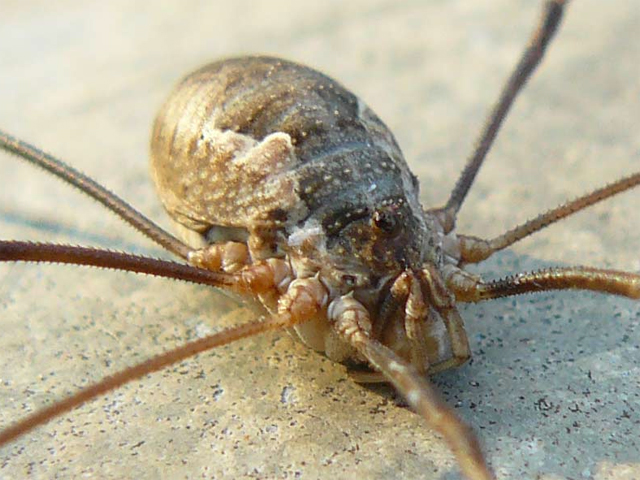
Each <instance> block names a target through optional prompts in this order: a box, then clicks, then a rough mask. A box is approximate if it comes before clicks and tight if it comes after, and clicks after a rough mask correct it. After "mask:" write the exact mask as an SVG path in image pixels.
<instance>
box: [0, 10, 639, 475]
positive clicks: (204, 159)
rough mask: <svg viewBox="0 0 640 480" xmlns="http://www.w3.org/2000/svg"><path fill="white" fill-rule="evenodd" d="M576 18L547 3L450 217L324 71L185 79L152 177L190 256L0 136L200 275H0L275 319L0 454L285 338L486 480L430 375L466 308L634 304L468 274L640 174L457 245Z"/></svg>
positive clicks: (70, 252)
mask: <svg viewBox="0 0 640 480" xmlns="http://www.w3.org/2000/svg"><path fill="white" fill-rule="evenodd" d="M565 4H566V2H565V1H562V0H555V1H548V2H547V3H546V5H545V9H544V12H543V16H542V19H541V22H540V24H539V26H538V28H537V29H536V31H535V32H534V34H533V36H532V38H531V40H530V43H529V45H528V47H527V49H526V50H525V52H524V54H523V56H522V58H521V60H520V63H519V64H518V65H517V67H516V69H515V71H514V73H513V74H512V76H511V78H510V79H509V80H508V82H507V85H506V86H505V88H504V89H503V92H502V94H501V97H500V99H499V101H498V103H497V105H496V106H495V108H494V110H493V112H492V113H491V115H490V117H489V121H488V122H487V124H486V126H485V128H484V129H483V131H482V132H481V135H480V140H479V141H478V143H477V147H476V150H475V152H474V153H473V155H472V156H471V158H470V159H469V160H468V162H467V165H466V166H465V168H464V170H463V172H462V174H461V176H460V178H459V179H458V181H457V183H456V185H455V187H454V189H453V192H452V193H451V196H450V198H449V200H448V202H447V203H446V204H445V206H444V207H441V208H434V209H429V210H423V209H422V207H421V206H420V204H419V201H418V195H419V194H418V185H417V179H415V177H414V176H413V175H412V174H411V172H410V171H409V170H408V167H407V166H406V163H405V161H404V159H403V157H402V154H401V152H400V150H399V147H398V146H397V144H396V142H395V139H394V138H393V135H392V134H391V132H389V131H388V129H387V128H386V127H385V126H384V124H383V123H382V122H381V121H380V120H379V119H378V118H377V116H376V115H375V114H374V113H373V112H371V111H370V110H369V109H368V107H366V106H365V105H364V104H363V103H362V102H361V101H360V100H359V99H358V98H357V97H355V96H354V95H353V94H351V93H350V92H348V91H347V90H345V89H344V88H343V87H342V86H340V85H339V84H338V83H336V82H335V81H333V80H332V79H330V78H328V77H326V76H324V75H322V74H321V73H319V72H317V71H315V70H312V69H310V68H308V67H304V66H301V65H298V64H294V63H291V62H286V61H284V60H280V59H275V58H269V57H242V58H236V59H229V60H225V61H221V62H216V63H213V64H211V65H208V66H205V67H203V68H202V69H200V70H198V71H197V72H194V73H193V74H191V75H189V76H188V77H186V79H185V80H183V82H182V83H181V84H180V85H179V86H178V87H177V88H176V90H175V91H174V93H173V94H172V96H171V97H170V99H169V101H168V102H167V103H166V104H165V106H164V107H163V109H162V111H161V113H160V114H159V116H158V118H157V120H156V124H155V127H154V134H153V139H152V173H153V177H154V180H155V182H156V185H157V187H158V190H159V193H160V196H161V198H162V200H163V203H164V205H165V208H166V209H167V210H168V212H169V214H170V215H171V217H172V218H173V220H175V221H176V222H177V223H178V224H179V225H180V226H181V228H182V229H185V228H186V229H187V230H188V231H189V233H190V235H191V237H193V235H194V234H195V235H196V236H197V238H198V240H199V241H200V245H199V246H197V247H195V246H193V247H192V246H189V245H187V244H185V243H183V242H181V241H180V240H178V239H177V238H175V237H173V236H172V235H171V234H169V233H167V232H165V231H164V230H162V229H161V228H160V227H158V226H157V225H155V224H154V223H153V222H151V221H150V220H148V219H147V218H145V217H144V216H142V215H141V214H140V213H138V212H137V211H136V210H134V209H133V208H132V207H131V206H130V205H128V204H126V203H125V202H123V201H122V200H120V199H119V198H118V197H116V196H115V195H114V194H112V193H111V192H109V191H107V190H106V189H104V188H103V187H102V186H100V185H99V184H97V183H96V182H94V181H93V180H91V179H89V178H87V177H86V176H84V175H83V174H81V173H79V172H77V171H76V170H74V169H73V168H72V167H70V166H68V165H66V164H64V163H63V162H61V161H59V160H57V159H55V158H53V157H51V156H50V155H47V154H45V153H43V152H42V151H40V150H38V149H36V148H35V147H33V146H31V145H29V144H27V143H25V142H22V141H20V140H18V139H15V138H13V137H12V136H10V135H8V134H6V133H3V132H0V146H1V147H2V148H3V149H5V150H7V151H9V152H11V153H14V154H16V155H18V156H19V157H21V158H23V159H24V160H27V161H29V162H31V163H33V164H35V165H37V166H39V167H42V168H44V169H45V170H48V171H49V172H51V173H53V174H54V175H56V176H58V177H59V178H61V179H63V180H65V181H66V182H68V183H70V184H71V185H73V186H75V187H77V188H79V189H80V190H81V191H83V192H84V193H86V194H88V195H89V196H91V197H93V198H94V199H96V200H98V201H99V202H101V203H102V204H103V205H105V206H106V207H107V208H108V209H110V210H112V211H113V212H115V213H116V214H117V215H118V216H120V217H121V218H122V219H124V220H125V221H127V222H128V223H129V224H131V225H132V226H133V227H134V228H136V229H137V230H138V231H140V232H142V233H143V234H145V235H147V236H148V237H149V238H151V239H152V240H154V241H155V242H156V243H158V244H159V245H161V246H162V247H164V248H166V249H167V250H168V251H170V252H172V253H174V254H176V255H177V256H178V257H180V258H182V259H183V260H186V261H187V262H188V263H189V264H178V263H173V262H168V261H162V260H156V259H152V258H146V257H140V256H135V255H129V254H125V253H117V252H111V251H105V250H97V249H92V248H82V247H72V246H66V245H54V244H41V243H29V242H19V241H0V260H2V261H29V262H59V263H71V264H78V265H91V266H97V267H103V268H112V269H118V270H126V271H132V272H138V273H147V274H152V275H158V276H162V277H168V278H174V279H180V280H185V281H189V282H193V283H199V284H203V285H210V286H213V287H217V288H221V289H224V290H228V291H233V292H236V293H240V294H243V295H247V296H250V297H253V298H257V299H258V300H259V301H260V302H261V303H262V305H263V306H264V307H265V308H266V310H267V311H268V312H269V314H270V316H268V318H266V319H261V320H258V321H254V322H250V323H246V324H243V325H240V326H237V327H233V328H229V329H227V330H223V331H222V332H219V333H217V334H214V335H211V336H208V337H205V338H203V339H200V340H197V341H193V342H190V343H188V344H186V345H184V346H182V347H179V348H176V349H174V350H171V351H169V352H167V353H164V354H162V355H159V356H157V357H154V358H152V359H150V360H147V361H146V362H144V363H141V364H139V365H136V366H134V367H130V368H127V369H125V370H123V371H122V372H120V373H116V374H115V375H112V376H109V377H107V378H105V379H104V380H103V381H101V382H98V383H96V384H94V385H92V386H90V387H88V388H86V389H85V390H82V391H80V392H79V393H77V394H75V395H73V396H71V397H69V398H67V399H65V400H62V401H60V402H58V403H56V404H54V405H52V406H50V407H46V408H44V409H42V410H40V411H38V412H35V413H33V414H31V415H29V416H27V417H26V418H24V419H22V420H20V421H18V422H17V423H16V424H14V425H13V426H10V427H8V428H6V429H5V430H3V431H2V432H0V445H4V444H6V443H7V442H10V441H11V440H13V439H15V438H16V437H18V436H20V435H23V434H25V433H26V432H28V431H30V430H31V429H33V428H35V427H36V426H38V425H41V424H43V423H45V422H47V421H48V420H50V419H51V418H53V417H55V416H58V415H61V414H62V413H64V412H67V411H69V410H70V409H72V408H74V407H76V406H78V405H80V404H82V403H84V402H86V401H88V400H90V399H92V398H94V397H96V396H98V395H101V394H104V393H105V392H107V391H109V390H112V389H114V388H117V387H118V386H120V385H122V384H124V383H126V382H130V381H132V380H134V379H137V378H140V377H142V376H144V375H147V374H149V373H151V372H154V371H157V370H159V369H161V368H164V367H166V366H168V365H171V364H174V363H176V362H179V361H181V360H184V359H185V358H188V357H190V356H192V355H195V354H197V353H199V352H202V351H204V350H207V349H211V348H214V347H217V346H220V345H224V344H227V343H230V342H232V341H235V340H238V339H241V338H244V337H248V336H252V335H255V334H257V333H261V332H265V331H268V330H274V329H283V328H287V329H289V330H290V331H291V332H293V333H294V334H295V335H297V336H298V337H300V339H301V340H302V341H304V342H305V343H307V344H309V345H310V346H312V347H313V348H315V349H316V350H319V351H322V352H323V353H325V354H326V355H327V356H328V357H329V358H331V359H332V360H336V361H341V362H345V363H347V364H348V365H351V364H353V363H359V364H365V365H367V366H369V367H371V368H372V369H373V371H371V372H369V373H365V374H362V373H360V374H359V375H360V380H362V381H372V380H374V381H379V380H385V381H388V382H390V383H392V384H393V385H394V386H395V387H396V388H397V389H398V391H399V392H400V393H401V394H402V395H403V396H404V397H405V398H406V399H407V401H408V403H409V404H410V406H411V407H412V408H413V409H414V410H416V411H417V412H418V413H419V414H420V415H421V416H422V417H424V418H425V420H426V421H427V423H428V424H429V425H430V426H431V427H432V428H434V429H435V430H437V431H438V432H439V433H440V434H442V435H443V437H444V439H445V440H446V441H447V443H448V445H449V447H450V448H451V450H452V451H453V453H454V454H455V455H456V457H457V460H458V463H459V465H460V467H461V469H462V471H463V472H464V474H465V475H466V476H467V477H468V478H470V479H482V480H487V479H490V478H493V475H492V473H491V471H490V469H489V468H488V466H487V464H486V461H485V459H484V456H483V454H482V452H481V450H480V447H479V444H478V441H477V440H476V438H475V435H474V434H473V433H472V432H471V430H470V429H469V428H468V427H467V426H466V425H464V424H463V423H462V421H461V420H459V419H458V418H457V416H456V415H455V414H454V413H453V411H452V409H451V408H450V407H449V406H447V405H446V404H445V403H444V402H443V401H442V400H441V399H440V397H439V396H438V394H437V393H436V392H435V391H434V390H433V389H432V387H431V386H430V384H429V382H428V380H427V374H430V373H434V372H438V371H442V370H445V369H448V368H452V367H456V366H459V365H461V364H462V363H464V362H465V361H466V360H468V358H469V357H470V349H469V344H468V340H467V337H466V333H465V331H464V325H463V322H462V319H461V318H460V316H459V314H458V311H457V308H456V302H478V301H482V300H488V299H493V298H499V297H505V296H511V295H518V294H522V293H529V292H538V291H547V290H558V289H583V290H593V291H598V292H604V293H610V294H615V295H622V296H626V297H629V298H633V299H638V298H640V275H638V274H633V273H627V272H619V271H613V270H604V269H597V268H591V267H556V268H549V269H545V270H540V271H536V272H532V273H520V274H516V275H514V276H510V277H506V278H504V279H500V280H497V281H490V282H485V281H484V280H482V279H481V278H479V277H477V276H474V275H472V274H469V273H467V272H466V271H465V270H464V269H463V267H464V265H466V264H470V263H478V262H481V261H482V260H485V259H487V258H488V257H489V256H491V255H492V254H493V253H495V252H497V251H499V250H502V249H504V248H506V247H508V246H510V245H512V244H513V243H515V242H517V241H518V240H521V239H522V238H525V237H527V236H529V235H531V234H533V233H534V232H537V231H538V230H540V229H542V228H544V227H546V226H548V225H550V224H552V223H554V222H557V221H559V220H561V219H563V218H566V217H567V216H569V215H571V214H573V213H575V212H577V211H580V210H582V209H584V208H586V207H588V206H590V205H593V204H594V203H597V202H599V201H602V200H604V199H606V198H609V197H611V196H613V195H615V194H618V193H620V192H623V191H625V190H628V189H630V188H632V187H634V186H637V185H638V184H640V173H636V174H633V175H630V176H628V177H626V178H623V179H621V180H619V181H617V182H615V183H612V184H610V185H608V186H606V187H604V188H601V189H598V190H596V191H594V192H592V193H590V194H588V195H585V196H583V197H580V198H578V199H576V200H573V201H571V202H568V203H566V204H564V205H562V206H560V207H558V208H555V209H553V210H551V211H548V212H546V213H543V214H541V215H539V216H538V217H536V218H534V219H533V220H530V221H528V222H526V223H524V224H523V225H520V226H518V227H516V228H514V229H512V230H510V231H508V232H506V233H505V234H503V235H500V236H498V237H496V238H494V239H490V240H484V239H480V238H477V237H473V236H468V235H456V233H455V231H454V230H455V220H456V216H457V213H458V211H459V209H460V207H461V205H462V203H463V201H464V199H465V197H466V195H467V192H468V191H469V188H470V187H471V185H472V183H473V181H474V179H475V176H476V175H477V173H478V170H479V168H480V166H481V164H482V163H483V161H484V158H485V156H486V154H487V152H488V151H489V149H490V147H491V145H492V143H493V140H494V138H495V136H496V134H497V132H498V130H499V127H500V125H501V124H502V121H503V120H504V118H505V116H506V114H507V112H508V110H509V108H510V107H511V105H512V103H513V101H514V99H515V97H516V96H517V94H518V92H519V91H520V90H521V88H522V86H523V85H524V84H525V83H526V81H527V80H528V78H529V77H530V76H531V74H532V72H533V71H534V70H535V68H536V66H537V65H538V63H539V62H540V60H541V58H542V56H543V54H544V51H545V50H546V47H547V45H548V43H549V41H550V40H551V38H552V37H553V35H554V33H555V31H556V29H557V27H558V24H559V22H560V19H561V16H562V13H563V9H564V7H565ZM354 171H356V172H357V173H354ZM345 192H346V193H345Z"/></svg>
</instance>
